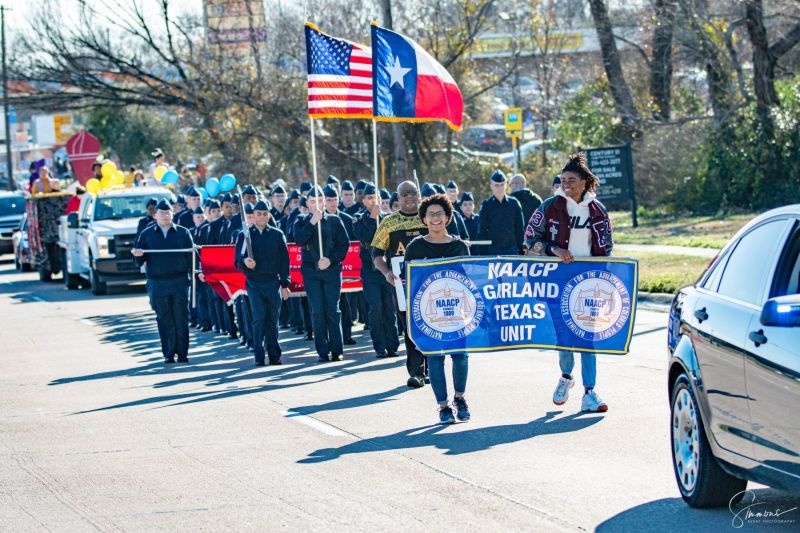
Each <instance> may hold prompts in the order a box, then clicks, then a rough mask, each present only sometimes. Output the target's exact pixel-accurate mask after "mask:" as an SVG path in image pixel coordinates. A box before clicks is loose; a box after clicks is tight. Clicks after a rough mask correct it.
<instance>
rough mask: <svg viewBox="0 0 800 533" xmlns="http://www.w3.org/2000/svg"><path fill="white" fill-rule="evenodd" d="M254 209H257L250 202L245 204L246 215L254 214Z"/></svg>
mask: <svg viewBox="0 0 800 533" xmlns="http://www.w3.org/2000/svg"><path fill="white" fill-rule="evenodd" d="M254 210H255V209H254V208H253V204H251V203H250V202H247V203H246V204H244V213H245V214H246V215H252V214H253V211H254Z"/></svg>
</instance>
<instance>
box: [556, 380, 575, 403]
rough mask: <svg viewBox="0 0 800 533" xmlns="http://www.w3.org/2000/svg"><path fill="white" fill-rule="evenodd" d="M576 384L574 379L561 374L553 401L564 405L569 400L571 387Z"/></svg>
mask: <svg viewBox="0 0 800 533" xmlns="http://www.w3.org/2000/svg"><path fill="white" fill-rule="evenodd" d="M574 386H575V380H574V379H568V378H565V377H564V376H561V377H560V378H559V380H558V385H556V390H555V391H553V403H554V404H556V405H564V404H565V403H567V400H569V389H571V388H572V387H574Z"/></svg>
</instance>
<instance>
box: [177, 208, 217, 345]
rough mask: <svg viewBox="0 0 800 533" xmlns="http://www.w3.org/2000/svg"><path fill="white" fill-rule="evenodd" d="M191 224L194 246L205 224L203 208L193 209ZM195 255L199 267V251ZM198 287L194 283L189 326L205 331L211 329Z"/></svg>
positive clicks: (203, 298)
mask: <svg viewBox="0 0 800 533" xmlns="http://www.w3.org/2000/svg"><path fill="white" fill-rule="evenodd" d="M192 223H193V224H194V225H193V226H192V229H190V230H189V233H190V234H191V236H192V241H194V242H195V244H197V243H199V242H200V232H201V231H202V229H203V227H204V226H205V224H206V217H205V213H204V212H203V208H202V207H196V208H195V209H194V211H193V213H192ZM179 225H180V224H179ZM195 254H196V256H197V263H196V264H198V265H199V264H200V261H199V260H200V253H199V251H195ZM192 275H193V276H195V277H196V276H197V274H196V273H195V272H192ZM200 286H202V283H196V284H195V288H196V291H197V294H196V295H195V299H196V302H195V303H196V304H197V306H196V307H191V306H189V318H190V320H189V325H190V326H191V327H193V328H197V329H205V328H206V327H208V328H209V329H211V325H210V324H211V323H210V321H209V320H208V317H207V316H206V311H207V309H206V302H205V290H198V289H197V287H200ZM201 294H202V295H201ZM205 331H208V330H205Z"/></svg>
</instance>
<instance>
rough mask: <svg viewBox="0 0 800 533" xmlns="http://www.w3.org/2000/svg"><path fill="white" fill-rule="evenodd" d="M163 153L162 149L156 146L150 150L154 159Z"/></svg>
mask: <svg viewBox="0 0 800 533" xmlns="http://www.w3.org/2000/svg"><path fill="white" fill-rule="evenodd" d="M160 155H164V151H163V150H162V149H161V148H156V149H155V150H153V151H152V152H150V156H151V157H152V158H153V159H155V158H156V157H158V156H160Z"/></svg>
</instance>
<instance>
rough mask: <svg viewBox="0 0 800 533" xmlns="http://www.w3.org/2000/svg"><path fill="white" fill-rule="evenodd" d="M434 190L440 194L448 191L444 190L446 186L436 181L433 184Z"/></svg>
mask: <svg viewBox="0 0 800 533" xmlns="http://www.w3.org/2000/svg"><path fill="white" fill-rule="evenodd" d="M433 190H434V191H436V192H437V193H439V194H446V193H447V191H445V190H444V187H442V186H441V185H439V184H438V183H434V184H433Z"/></svg>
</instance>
